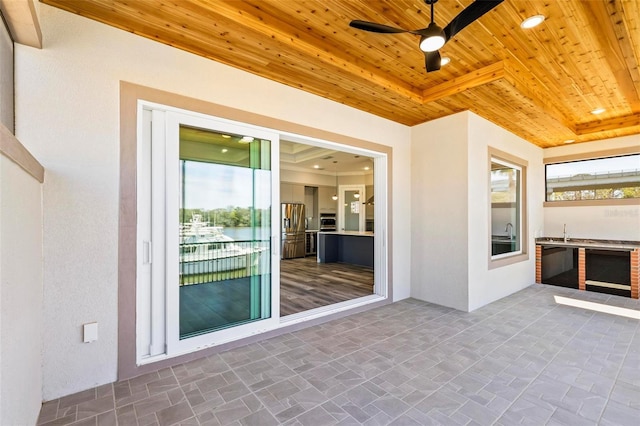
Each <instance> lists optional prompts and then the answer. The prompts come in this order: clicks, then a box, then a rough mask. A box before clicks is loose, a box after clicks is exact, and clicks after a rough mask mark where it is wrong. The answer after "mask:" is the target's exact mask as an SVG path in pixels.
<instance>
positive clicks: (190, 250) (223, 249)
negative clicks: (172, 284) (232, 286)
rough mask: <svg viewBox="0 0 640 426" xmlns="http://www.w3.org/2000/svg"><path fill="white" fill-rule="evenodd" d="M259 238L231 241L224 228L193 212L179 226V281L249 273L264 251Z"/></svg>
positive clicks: (231, 276) (236, 276)
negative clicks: (189, 218) (187, 221)
mask: <svg viewBox="0 0 640 426" xmlns="http://www.w3.org/2000/svg"><path fill="white" fill-rule="evenodd" d="M267 247H268V246H267V245H265V244H264V243H263V242H260V241H235V240H234V239H233V238H231V237H229V236H228V235H225V234H224V227H222V226H210V225H209V223H208V222H204V221H202V216H201V215H198V214H194V215H193V217H192V218H191V220H190V221H189V223H186V224H183V225H182V226H181V229H180V276H181V279H180V284H181V285H188V284H200V283H205V282H212V281H219V280H222V279H230V278H240V277H243V276H249V275H252V273H253V272H252V271H253V269H254V268H255V267H257V266H258V265H259V263H260V258H261V257H262V256H263V255H264V253H266V249H267Z"/></svg>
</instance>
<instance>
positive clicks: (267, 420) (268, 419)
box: [240, 409, 279, 426]
mask: <svg viewBox="0 0 640 426" xmlns="http://www.w3.org/2000/svg"><path fill="white" fill-rule="evenodd" d="M240 424H242V425H243V426H276V425H278V424H279V423H278V420H276V419H275V418H274V417H273V416H272V415H271V413H269V411H268V410H267V409H262V410H259V411H256V412H255V413H251V414H249V415H248V416H246V417H243V418H241V419H240Z"/></svg>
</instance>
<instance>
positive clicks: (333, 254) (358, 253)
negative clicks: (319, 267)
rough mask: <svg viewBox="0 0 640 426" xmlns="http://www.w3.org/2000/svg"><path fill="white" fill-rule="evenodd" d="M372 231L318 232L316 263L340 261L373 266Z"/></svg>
mask: <svg viewBox="0 0 640 426" xmlns="http://www.w3.org/2000/svg"><path fill="white" fill-rule="evenodd" d="M366 237H373V232H356V231H327V232H319V233H318V263H330V262H341V263H349V264H352V265H361V266H368V267H370V268H373V238H366Z"/></svg>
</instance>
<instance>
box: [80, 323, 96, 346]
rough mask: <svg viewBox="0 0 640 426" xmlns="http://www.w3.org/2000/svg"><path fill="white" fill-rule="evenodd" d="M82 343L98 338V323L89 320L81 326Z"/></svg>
mask: <svg viewBox="0 0 640 426" xmlns="http://www.w3.org/2000/svg"><path fill="white" fill-rule="evenodd" d="M83 330H84V333H83V334H84V343H91V342H95V341H96V340H98V323H97V322H90V323H88V324H85V325H84V326H83Z"/></svg>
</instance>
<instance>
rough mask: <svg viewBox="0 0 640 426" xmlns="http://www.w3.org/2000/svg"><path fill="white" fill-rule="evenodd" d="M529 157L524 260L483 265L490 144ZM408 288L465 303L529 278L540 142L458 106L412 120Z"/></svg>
mask: <svg viewBox="0 0 640 426" xmlns="http://www.w3.org/2000/svg"><path fill="white" fill-rule="evenodd" d="M489 146H491V147H493V148H495V149H498V150H500V151H504V152H506V153H509V154H511V155H514V156H516V157H519V158H522V159H523V160H525V161H527V162H528V166H529V167H528V170H527V177H528V192H527V197H528V203H527V205H528V221H529V227H528V237H529V239H528V250H529V253H530V256H529V259H528V260H527V261H523V262H518V263H516V264H513V265H508V266H503V267H501V268H495V269H491V270H490V269H489V265H488V259H489V244H488V238H489V235H490V230H489V226H490V217H489V215H490V209H489V202H488V194H489V177H488V164H489V154H488V147H489ZM411 152H412V160H413V161H412V164H411V170H412V180H413V182H414V188H415V185H416V184H415V182H420V186H419V189H416V190H415V191H414V192H413V204H412V216H411V223H412V248H411V253H412V264H411V267H412V274H411V295H412V296H413V297H415V298H418V299H421V300H426V301H428V302H432V303H437V304H440V305H445V306H449V307H453V308H456V309H460V310H463V311H471V310H474V309H477V308H479V307H481V306H484V305H486V304H487V303H490V302H492V301H494V300H497V299H500V298H502V297H505V296H507V295H509V294H511V293H514V292H516V291H518V290H520V289H522V288H525V287H527V286H529V285H531V284H533V283H534V282H535V256H534V250H535V249H534V245H535V244H534V235H535V232H536V230H538V229H539V228H541V227H542V221H543V219H542V201H543V199H542V197H543V196H544V191H543V188H544V170H543V167H542V149H541V148H538V147H537V146H535V145H533V144H531V143H529V142H527V141H525V140H523V139H521V138H519V137H517V136H515V135H513V134H512V133H509V132H507V131H506V130H504V129H502V128H500V127H498V126H496V125H494V124H492V123H490V122H489V121H487V120H485V119H483V118H481V117H479V116H477V115H475V114H473V113H471V112H463V113H459V114H455V115H452V116H449V117H444V118H441V119H438V120H433V121H430V122H428V123H425V124H422V125H420V126H415V127H414V128H413V136H412V145H411Z"/></svg>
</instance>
